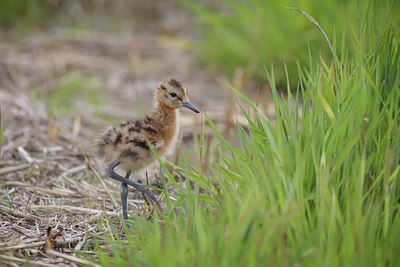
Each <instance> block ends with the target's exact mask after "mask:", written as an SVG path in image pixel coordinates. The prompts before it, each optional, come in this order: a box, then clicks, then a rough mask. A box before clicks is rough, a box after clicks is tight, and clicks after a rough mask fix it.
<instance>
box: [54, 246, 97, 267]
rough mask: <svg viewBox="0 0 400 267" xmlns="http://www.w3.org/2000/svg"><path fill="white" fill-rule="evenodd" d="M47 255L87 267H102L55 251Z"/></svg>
mask: <svg viewBox="0 0 400 267" xmlns="http://www.w3.org/2000/svg"><path fill="white" fill-rule="evenodd" d="M46 253H47V254H48V255H50V256H54V257H59V258H63V259H66V260H67V261H71V262H76V263H79V264H83V265H85V266H96V267H97V266H100V265H98V264H95V263H93V262H91V261H87V260H84V259H81V258H78V257H76V256H71V255H67V254H64V253H60V252H57V251H54V250H50V249H48V250H46Z"/></svg>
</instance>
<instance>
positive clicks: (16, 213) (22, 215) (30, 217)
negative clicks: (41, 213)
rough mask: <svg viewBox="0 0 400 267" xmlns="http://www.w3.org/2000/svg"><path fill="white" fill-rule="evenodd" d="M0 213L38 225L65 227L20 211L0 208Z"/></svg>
mask: <svg viewBox="0 0 400 267" xmlns="http://www.w3.org/2000/svg"><path fill="white" fill-rule="evenodd" d="M0 212H4V213H8V214H10V215H13V216H17V217H20V218H23V219H25V220H28V221H33V222H35V221H39V222H40V223H42V224H45V225H51V226H54V227H55V226H61V227H65V226H64V225H63V224H61V223H56V222H52V221H49V220H47V219H44V218H40V217H38V216H36V215H31V214H29V213H23V212H20V211H17V210H11V209H10V208H7V207H4V206H0Z"/></svg>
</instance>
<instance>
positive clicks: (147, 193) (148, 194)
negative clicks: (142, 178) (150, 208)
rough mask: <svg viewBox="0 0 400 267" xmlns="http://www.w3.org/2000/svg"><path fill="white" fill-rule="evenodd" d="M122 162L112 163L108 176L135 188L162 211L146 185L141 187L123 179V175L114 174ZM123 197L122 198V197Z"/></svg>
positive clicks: (109, 166) (108, 168) (107, 170)
mask: <svg viewBox="0 0 400 267" xmlns="http://www.w3.org/2000/svg"><path fill="white" fill-rule="evenodd" d="M120 163H121V162H118V161H116V162H112V163H110V164H108V165H107V167H106V172H107V174H108V176H110V178H113V179H115V180H117V181H120V182H122V183H125V184H127V185H130V186H133V187H134V188H136V190H137V191H140V192H142V193H143V195H144V196H145V198H146V199H147V200H148V201H149V202H150V203H151V204H152V205H154V204H155V205H157V207H158V208H159V209H160V210H161V211H162V208H161V205H160V203H159V202H158V200H157V198H156V197H155V196H154V194H153V193H152V192H151V191H150V189H149V188H148V187H146V186H144V185H141V184H139V183H137V182H135V181H132V180H129V179H127V178H125V177H122V176H121V175H119V174H117V173H116V172H114V169H115V167H117V166H118V165H119V164H120ZM121 197H122V196H121Z"/></svg>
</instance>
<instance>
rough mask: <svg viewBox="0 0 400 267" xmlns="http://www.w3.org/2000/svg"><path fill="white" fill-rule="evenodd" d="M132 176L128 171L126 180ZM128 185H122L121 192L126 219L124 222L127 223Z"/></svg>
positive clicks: (123, 212)
mask: <svg viewBox="0 0 400 267" xmlns="http://www.w3.org/2000/svg"><path fill="white" fill-rule="evenodd" d="M130 175H131V172H130V171H128V172H127V173H126V175H125V178H126V179H129V176H130ZM128 191H129V190H128V185H127V184H126V183H122V184H121V186H120V192H121V204H122V214H123V217H124V221H125V222H126V221H127V220H128V212H127V210H128Z"/></svg>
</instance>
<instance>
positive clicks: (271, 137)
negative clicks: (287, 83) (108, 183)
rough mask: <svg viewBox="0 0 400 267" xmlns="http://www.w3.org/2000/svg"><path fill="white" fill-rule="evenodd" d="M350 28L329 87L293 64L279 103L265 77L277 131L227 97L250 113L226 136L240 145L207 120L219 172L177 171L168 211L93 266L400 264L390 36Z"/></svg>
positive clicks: (395, 64)
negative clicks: (180, 175) (181, 181)
mask: <svg viewBox="0 0 400 267" xmlns="http://www.w3.org/2000/svg"><path fill="white" fill-rule="evenodd" d="M353 30H354V34H353V37H352V40H351V41H352V45H353V46H354V51H358V52H357V53H356V54H354V55H353V57H352V58H351V59H350V58H348V57H346V54H347V47H346V45H345V44H344V43H343V45H342V46H341V48H340V49H341V55H342V56H341V57H340V58H338V59H337V61H338V62H339V65H340V66H341V68H339V69H338V71H337V76H336V80H335V81H334V80H333V76H332V72H331V71H330V70H329V68H328V67H327V66H326V65H325V64H324V63H323V62H322V63H321V64H313V67H312V68H311V70H310V71H308V72H305V71H304V70H303V69H302V67H301V66H300V65H299V66H298V76H299V81H300V82H299V90H298V92H299V94H297V95H292V93H291V90H290V88H288V90H287V98H283V97H281V96H280V95H279V93H278V91H277V90H276V87H275V79H274V71H273V68H271V71H270V73H269V74H268V75H267V76H268V79H269V82H270V84H271V89H272V93H273V97H274V103H275V109H276V118H275V119H276V120H275V121H276V124H273V123H271V121H270V120H269V119H268V118H267V117H265V116H264V114H262V113H261V112H260V111H259V110H258V108H257V107H256V106H255V104H254V103H252V102H251V101H250V100H249V99H247V98H246V97H245V96H244V95H242V94H241V93H240V92H239V91H237V90H236V89H234V88H231V89H232V90H233V91H234V92H235V93H236V94H237V95H238V96H239V97H241V98H243V99H244V100H245V101H247V103H248V105H249V108H248V109H249V110H248V109H247V108H244V109H243V112H244V114H245V115H246V116H247V119H248V122H249V127H248V130H245V129H243V128H241V127H240V126H237V127H236V130H237V131H236V133H237V136H238V137H239V139H240V141H241V145H240V147H239V148H233V147H232V146H231V145H230V144H228V143H227V142H226V141H225V140H224V138H223V137H222V135H221V134H220V133H219V131H218V129H217V127H216V126H215V125H214V124H213V122H212V121H211V120H210V119H209V118H208V117H206V119H207V121H208V123H209V125H210V126H211V127H212V128H213V129H214V131H215V133H216V134H217V136H218V137H219V146H218V148H219V158H220V160H219V162H217V163H213V164H210V165H209V169H208V171H203V170H202V169H201V167H198V168H196V167H193V168H190V167H185V168H182V169H181V171H182V172H184V173H185V174H186V176H187V178H188V179H187V180H186V189H183V188H181V192H182V193H181V194H180V195H177V196H174V198H175V199H177V200H178V201H177V202H175V203H173V202H171V201H170V200H169V197H170V195H168V193H167V192H166V191H165V196H166V199H167V207H168V209H167V213H166V214H165V215H164V216H163V217H162V218H158V217H157V216H156V220H155V222H154V223H151V222H146V221H145V220H144V219H142V218H133V219H134V220H135V227H136V232H131V233H128V234H127V240H126V241H123V240H117V241H106V242H107V243H108V244H110V245H111V253H109V251H104V250H102V249H100V248H99V249H98V250H97V252H98V254H99V255H100V260H99V262H100V263H102V264H104V265H109V264H110V262H113V266H118V265H120V266H125V265H127V264H128V265H130V264H136V265H137V264H142V265H145V266H154V265H163V266H192V265H195V266H215V265H219V266H238V265H239V266H252V265H262V266H265V265H269V266H282V265H297V264H301V265H306V266H307V265H309V266H338V265H340V266H343V265H344V266H377V265H378V266H383V265H385V266H399V264H400V254H399V253H398V252H399V251H398V249H399V247H400V214H399V212H398V211H399V197H400V106H399V105H400V78H399V75H398V71H399V67H400V66H399V65H400V62H399V60H400V47H399V42H400V38H399V37H398V34H397V33H396V32H395V30H394V26H393V24H392V20H391V18H390V14H389V13H388V12H387V13H386V14H385V17H383V18H380V17H378V14H377V13H376V12H374V9H373V6H371V8H370V9H369V10H368V13H367V15H366V16H365V17H364V18H363V19H362V20H361V21H360V25H359V27H354V28H353ZM300 92H301V93H300ZM299 110H301V112H300V111H299ZM250 114H255V115H253V116H250ZM200 165H201V164H200ZM189 178H190V181H193V182H194V183H193V185H191V183H190V181H189ZM170 179H171V177H170ZM163 184H164V185H165V184H166V180H165V177H163ZM171 186H173V184H172V185H171ZM175 186H177V187H179V185H175ZM159 219H162V220H163V223H162V224H161V223H159ZM115 236H117V237H118V235H115Z"/></svg>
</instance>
